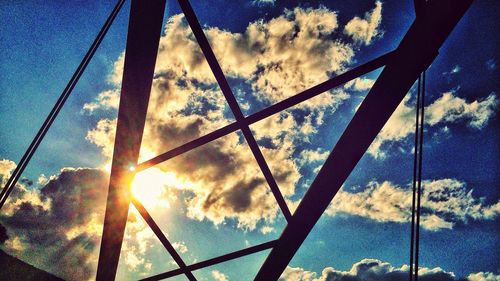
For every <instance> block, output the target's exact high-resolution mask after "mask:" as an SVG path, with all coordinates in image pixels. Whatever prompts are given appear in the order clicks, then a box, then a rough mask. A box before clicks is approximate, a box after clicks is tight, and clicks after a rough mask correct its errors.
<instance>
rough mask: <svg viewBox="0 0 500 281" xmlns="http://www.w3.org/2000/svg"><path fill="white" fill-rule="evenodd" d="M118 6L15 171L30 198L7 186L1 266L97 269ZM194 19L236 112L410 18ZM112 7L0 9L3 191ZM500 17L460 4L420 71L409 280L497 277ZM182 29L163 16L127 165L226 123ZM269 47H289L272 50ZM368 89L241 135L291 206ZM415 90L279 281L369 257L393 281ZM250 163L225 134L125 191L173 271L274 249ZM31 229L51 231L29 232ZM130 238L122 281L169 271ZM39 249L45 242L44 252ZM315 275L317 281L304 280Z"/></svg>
mask: <svg viewBox="0 0 500 281" xmlns="http://www.w3.org/2000/svg"><path fill="white" fill-rule="evenodd" d="M129 4H130V3H128V2H127V3H126V4H125V5H124V7H123V9H122V11H121V12H120V14H119V15H118V17H117V19H116V21H115V22H114V24H113V26H112V27H111V29H110V30H109V32H108V34H107V36H106V38H105V40H104V41H103V43H102V45H101V47H100V48H99V49H98V51H97V53H96V55H95V56H94V58H93V60H92V62H91V63H90V65H89V66H88V68H87V70H86V71H85V73H84V75H83V76H82V78H81V79H80V81H79V83H78V85H77V86H76V88H75V89H74V91H73V93H72V96H71V97H70V98H69V100H68V102H67V103H66V105H65V107H64V108H63V110H62V111H61V114H60V115H59V116H58V118H57V120H56V122H55V123H54V125H53V126H52V128H51V129H50V131H49V133H48V134H47V136H46V138H45V140H44V141H43V143H42V145H41V146H40V148H39V150H38V151H37V153H36V154H35V156H34V157H33V159H32V161H31V162H30V164H29V166H28V168H27V169H26V171H25V173H24V174H23V177H24V178H26V179H27V180H31V181H32V182H33V183H32V184H30V183H29V181H27V180H25V181H24V182H23V183H21V184H20V185H19V186H18V189H20V190H21V191H20V192H18V193H14V194H13V199H12V201H11V203H10V204H9V206H6V207H7V210H8V211H6V213H5V214H2V215H1V216H0V223H1V224H2V225H4V226H5V227H6V228H7V231H8V233H9V236H10V239H9V240H8V241H7V243H6V244H5V245H3V246H2V248H3V249H5V250H6V251H7V252H9V253H11V254H13V255H16V256H18V257H20V258H22V259H24V260H26V261H28V262H31V263H33V264H35V265H36V266H39V267H41V268H44V269H46V270H48V271H50V272H53V273H54V274H57V275H60V276H63V277H65V278H67V279H73V280H81V279H82V278H87V277H89V276H93V274H94V272H95V259H96V258H97V250H98V246H99V233H100V229H99V227H101V226H100V224H102V215H103V210H104V201H103V200H104V199H105V195H106V188H107V186H106V180H107V177H108V176H109V175H108V174H107V172H106V169H107V168H106V164H108V163H109V160H110V156H111V155H110V151H111V150H110V149H111V148H112V136H113V130H114V123H113V122H114V121H113V120H114V119H115V118H116V113H117V112H116V106H117V101H118V97H119V96H118V93H119V88H120V79H121V76H120V74H121V72H120V69H121V67H120V65H121V64H120V62H121V59H122V57H121V55H122V53H123V51H124V48H125V40H126V30H127V22H128V9H129ZM192 4H193V8H194V10H195V12H196V13H197V15H198V18H199V20H200V22H201V23H202V25H204V26H205V30H206V33H207V36H208V38H209V39H210V40H211V43H212V46H213V48H214V51H215V54H216V56H218V58H219V60H220V63H221V66H222V68H223V70H224V71H225V73H226V75H227V76H228V79H229V81H230V84H231V87H232V89H233V91H234V92H235V93H236V95H237V98H238V101H239V102H240V106H241V107H242V109H243V111H244V112H245V114H250V113H253V112H257V111H258V110H260V109H263V108H264V107H265V106H268V105H270V104H272V103H275V102H277V101H279V100H282V99H283V98H285V97H288V96H291V95H293V94H295V93H297V92H299V91H300V90H304V89H306V88H308V87H310V86H313V85H314V84H316V83H318V82H322V81H324V80H326V79H328V78H329V77H332V76H335V75H336V74H340V73H342V72H343V71H345V70H347V69H349V68H352V67H354V66H356V65H359V64H361V63H363V62H365V61H368V60H369V59H372V58H375V57H377V56H379V55H382V54H383V53H385V52H388V51H390V50H392V49H394V48H395V47H396V46H397V45H398V43H399V41H400V40H401V38H402V37H403V36H404V34H405V32H406V30H407V29H408V27H409V26H410V24H411V23H412V21H413V19H414V13H413V1H382V2H378V1H377V2H376V1H286V2H285V1H283V2H281V1H276V2H274V3H268V2H265V1H261V2H258V1H253V2H252V1H227V2H223V1H193V3H192ZM113 5H114V3H113V2H111V1H73V2H67V1H49V3H45V2H44V3H42V2H39V1H23V2H19V1H4V2H2V3H1V4H0V23H1V25H2V27H3V28H2V30H1V31H0V38H1V40H0V73H1V74H2V75H1V77H0V112H1V118H0V132H1V133H0V135H1V138H0V143H1V145H0V160H1V161H2V162H0V172H1V174H0V175H1V179H2V180H1V182H2V185H3V184H4V182H5V181H6V177H7V176H8V175H9V173H10V171H11V170H12V167H13V165H14V163H15V162H17V161H19V159H20V158H21V156H22V154H23V152H24V150H25V149H26V147H27V146H28V144H29V142H30V141H31V139H32V137H33V136H34V134H35V132H36V130H37V129H38V128H39V126H40V125H41V124H42V122H43V119H44V118H45V116H46V115H47V114H48V112H49V111H50V109H51V107H52V105H53V104H54V103H55V101H56V100H57V97H58V95H59V94H60V92H61V91H62V89H63V88H64V86H65V84H66V83H67V81H68V80H69V79H70V77H71V75H72V74H73V71H74V70H75V68H76V66H77V65H78V64H79V61H80V59H81V58H82V57H83V55H84V54H85V52H86V50H87V48H88V46H90V44H91V42H92V40H93V39H94V36H95V35H96V34H97V32H98V30H99V28H100V26H101V25H102V23H103V22H104V21H105V19H106V17H107V15H108V13H109V12H110V11H111V9H112V8H113ZM499 9H500V5H498V4H497V3H494V2H493V1H486V0H484V1H480V0H478V1H475V2H474V4H473V5H472V6H471V8H470V10H469V11H468V12H467V14H466V15H465V16H464V18H463V19H462V20H461V21H460V23H459V24H458V25H457V27H456V28H455V30H454V31H453V33H452V34H451V35H450V37H449V38H448V39H447V41H446V42H445V44H444V45H443V46H442V48H441V50H440V54H439V56H438V57H437V59H436V60H435V61H434V62H433V64H432V65H431V67H430V68H429V70H428V72H427V77H428V78H427V92H426V106H427V108H426V112H428V113H427V115H426V127H425V146H424V168H423V180H424V187H425V188H426V190H428V191H429V193H428V194H427V197H426V196H425V194H424V200H425V201H424V202H426V203H424V218H425V221H424V223H423V231H422V235H421V266H422V267H425V268H428V269H435V268H436V267H439V268H441V269H440V270H441V271H443V272H446V274H448V275H447V276H451V275H450V274H451V273H450V272H453V273H454V275H455V277H456V278H462V277H464V278H465V277H468V276H469V280H490V279H486V277H484V278H485V279H472V277H470V274H483V275H481V276H490V277H491V276H493V277H491V278H499V276H498V274H500V272H499V270H500V269H499V268H498V261H499V260H500V252H499V251H498V245H499V242H500V236H499V232H498V225H499V224H498V223H499V219H498V214H499V212H500V203H499V199H500V192H499V189H498V182H499V178H498V177H499V176H498V175H499V174H500V163H499V160H498V159H499V158H498V138H499V136H498V132H499V130H498V129H499V125H500V124H499V120H498V116H497V114H496V112H497V111H498V104H499V101H498V92H499V90H500V83H499V82H498V75H499V70H498V66H497V65H498V62H499V60H500V49H499V47H498V43H499V42H498V39H497V38H496V36H495V34H499V27H498V26H499V25H498V19H497V15H498V13H499V12H500V11H499ZM180 13H181V11H180V8H179V7H178V5H177V3H176V2H175V1H167V9H166V12H165V19H164V25H165V28H164V30H163V33H162V39H161V40H162V41H161V42H160V45H161V47H162V48H161V51H160V52H159V56H158V61H157V67H156V76H155V83H154V86H153V92H152V98H151V100H150V107H149V112H148V120H147V123H146V134H145V137H144V141H143V150H142V153H143V156H144V157H143V158H144V160H145V159H147V158H149V157H151V156H154V155H156V154H159V153H161V152H164V151H166V150H168V149H170V148H173V147H175V146H176V145H179V144H181V143H182V142H183V141H188V140H191V139H193V138H195V137H197V136H199V135H203V134H204V133H207V132H209V131H210V130H213V129H217V128H219V127H221V126H223V125H224V124H227V123H228V122H230V121H231V120H232V116H231V113H230V112H229V109H228V107H227V106H226V105H225V102H224V99H223V96H222V94H221V93H220V91H219V89H218V87H217V86H216V85H215V82H214V79H213V76H212V75H211V73H210V72H209V70H208V67H207V65H206V63H205V62H204V58H203V57H202V56H201V57H200V56H199V54H201V53H200V51H199V49H197V47H196V44H195V41H193V38H192V36H190V35H189V28H188V27H187V26H186V23H185V21H183V19H182V16H180V15H179V14H180ZM316 21H317V22H316ZM290 26H292V28H291V27H290ZM319 26H322V27H321V28H319ZM252 27H255V29H252ZM252 30H253V31H255V33H252ZM262 34H265V35H266V36H265V37H259V35H262ZM276 34H278V35H276ZM280 36H281V37H280ZM242 38H243V39H242ZM280 38H281V39H280ZM278 39H279V40H278ZM285 39H286V40H289V41H288V42H290V43H289V44H287V43H283V42H285ZM282 41H283V42H282ZM257 49H258V50H260V52H255V50H257ZM275 50H279V51H275ZM311 50H313V51H311ZM325 58H326V59H325ZM299 62H301V63H302V64H299ZM284 69H285V70H284ZM379 72H380V70H377V71H374V72H372V73H370V74H368V75H366V76H365V77H363V80H357V81H356V83H351V84H347V85H345V86H342V87H339V88H338V89H335V90H332V91H330V92H328V93H325V94H322V95H320V96H319V97H318V98H317V99H314V100H312V101H311V102H309V103H304V104H301V105H298V106H297V107H294V108H293V109H290V110H287V111H285V112H284V113H282V114H280V115H276V116H273V117H270V118H268V119H266V120H263V121H261V122H259V123H257V124H255V125H253V126H252V127H251V128H252V129H253V130H255V133H254V134H255V135H256V138H257V140H258V142H259V145H260V146H261V149H262V150H263V153H264V156H265V157H266V159H267V160H268V162H269V165H270V168H271V171H272V172H273V174H274V176H275V177H277V178H279V180H278V184H279V185H280V187H281V189H282V192H283V193H284V194H285V197H286V199H287V202H288V203H289V206H290V207H291V208H292V209H293V206H296V204H297V203H298V202H299V201H300V199H301V197H302V196H303V194H304V193H305V192H306V190H307V187H308V186H309V184H310V183H311V182H312V180H313V179H314V176H315V173H316V169H317V167H319V166H320V165H321V164H322V162H323V161H324V159H325V156H326V155H327V152H328V151H329V150H330V149H331V148H332V147H333V146H334V145H335V142H336V141H337V140H338V138H339V137H340V135H341V133H342V131H343V129H344V128H345V127H346V126H347V124H348V122H349V121H350V118H351V117H352V116H353V114H354V112H355V110H356V108H357V106H358V105H359V104H360V103H361V101H362V100H363V98H364V96H365V95H366V93H367V92H368V89H369V86H370V85H371V83H373V81H374V80H375V79H376V78H377V75H378V74H379ZM414 91H415V89H412V90H411V91H410V93H409V94H408V96H407V98H406V99H405V101H404V102H403V103H402V104H401V105H400V107H399V108H398V109H397V110H396V112H395V113H394V115H393V117H391V120H390V121H389V123H388V125H387V126H386V128H384V129H383V130H382V132H381V133H380V135H379V137H378V138H377V139H376V140H375V142H374V144H373V145H372V147H371V148H370V149H369V151H368V152H367V153H366V154H365V155H364V156H363V158H362V159H361V161H360V162H359V163H358V165H357V167H356V168H355V170H354V171H353V173H352V174H351V176H350V177H349V178H348V180H347V181H346V182H345V184H344V188H343V189H342V191H341V192H340V193H339V196H337V197H336V198H337V199H334V201H333V203H332V205H331V207H330V208H329V209H328V210H327V212H326V213H325V214H324V216H323V217H322V218H321V220H320V221H319V222H318V224H317V225H316V227H315V228H314V229H313V231H312V232H311V233H310V235H309V236H308V238H307V240H306V242H305V243H304V244H303V245H302V247H301V248H300V249H299V251H298V253H297V254H296V256H295V257H294V259H293V260H292V262H291V263H290V265H289V266H290V268H289V269H287V274H288V275H287V276H284V277H283V278H284V280H324V279H321V278H322V272H323V274H324V275H325V274H333V273H328V272H330V271H328V270H329V269H328V268H329V267H331V268H333V269H334V270H337V271H338V272H340V271H342V272H343V273H338V272H337V273H338V274H351V275H352V274H354V273H352V272H353V271H352V270H351V268H353V266H354V265H355V264H356V263H363V261H364V262H367V260H365V259H375V260H377V261H378V263H377V265H376V266H379V267H383V266H382V262H385V263H389V264H391V265H392V269H390V271H391V272H392V271H398V270H399V271H404V265H405V264H408V260H409V258H408V256H409V253H408V248H409V236H410V235H409V227H410V226H409V223H408V216H407V214H408V213H407V212H408V211H409V210H408V209H401V208H399V209H398V208H396V206H397V205H398V204H400V205H401V206H406V205H405V202H407V199H408V198H409V197H408V196H409V194H410V193H409V184H410V183H411V176H412V165H413V156H412V153H411V152H412V143H413V127H412V126H413V125H414V124H413V117H414V113H413V111H412V110H413V107H414V101H415V96H414ZM103 93H104V94H103ZM2 159H3V160H2ZM252 159H253V158H252V155H251V153H249V149H248V147H247V146H246V144H245V143H244V141H243V139H242V136H241V135H239V134H231V135H228V136H227V137H225V138H223V140H222V141H221V142H215V143H214V144H210V145H207V146H204V147H202V148H200V149H198V150H195V151H193V152H190V153H188V154H187V155H186V156H181V157H179V158H176V159H173V160H172V162H167V163H165V164H162V165H159V166H158V167H157V168H155V169H154V170H153V171H152V172H150V173H149V174H147V175H145V176H144V177H141V178H140V179H138V180H136V181H137V184H136V185H137V186H140V187H137V190H138V191H137V192H138V194H141V195H140V196H139V195H138V197H139V198H143V199H144V200H145V201H147V202H145V205H146V207H148V209H149V210H150V212H151V213H152V215H153V217H154V218H155V219H156V220H157V222H158V223H159V225H160V226H161V227H162V229H163V230H164V232H165V233H168V237H169V239H170V240H171V241H173V242H176V247H177V249H178V250H179V252H181V256H182V257H183V258H184V260H185V261H186V262H187V263H192V262H195V261H201V260H204V259H207V258H210V257H213V256H216V255H221V254H224V253H227V252H230V251H234V250H238V249H240V248H243V247H246V246H249V245H255V244H258V243H261V242H265V241H268V240H271V239H275V238H278V237H279V234H280V231H281V230H282V229H283V227H284V224H285V221H284V219H283V217H282V215H281V213H280V212H279V211H278V209H277V205H276V204H275V202H274V201H273V200H274V199H273V198H272V195H271V194H270V193H269V190H268V188H267V185H266V184H265V183H264V182H263V180H262V179H263V177H262V176H261V175H260V172H259V171H258V166H257V165H256V163H255V161H254V160H252ZM69 167H71V168H72V169H69ZM235 167H238V168H235ZM42 174H43V175H44V176H42V177H41V175H42ZM223 174H224V175H223ZM214 175H216V176H214ZM145 185H151V187H150V188H149V189H148V188H147V187H145ZM242 190H243V191H242ZM144 194H146V195H144ZM438 195H439V196H440V198H438V199H436V198H437V197H436V196H438ZM141 196H143V197H141ZM341 199H344V200H343V201H342V200H341ZM60 200H61V201H60ZM68 202H69V203H68ZM23 203H25V205H24V206H25V208H24V209H23V208H22V206H23ZM26 204H29V206H31V208H28V209H26V206H27V205H26ZM256 206H260V208H261V209H260V210H258V208H256ZM91 207H93V209H91ZM58 208H61V209H58ZM367 210H370V211H371V213H372V215H367V213H368V212H367ZM74 214H78V216H76V215H74ZM42 215H44V216H45V217H46V218H47V221H48V223H49V225H54V228H55V229H57V231H55V233H56V234H54V233H53V232H51V231H53V230H50V231H49V230H47V229H45V228H44V227H43V226H33V225H30V223H33V222H36V218H37V216H42ZM134 218H136V219H134ZM50 220H52V221H50ZM51 223H52V224H51ZM64 223H66V225H63V224H64ZM37 227H38V228H37ZM127 231H128V232H127V235H126V243H125V245H124V249H123V251H122V258H121V261H120V267H119V275H118V277H119V278H120V279H123V280H129V279H130V280H132V279H137V278H138V277H140V276H149V275H151V274H155V273H159V272H163V271H166V270H169V269H173V268H175V266H174V265H173V264H171V260H170V259H169V258H168V254H167V253H166V251H164V249H163V248H162V247H161V245H160V244H159V243H158V242H157V241H156V240H155V237H153V236H152V233H151V232H150V230H148V229H147V227H146V226H145V225H144V223H143V222H142V221H141V218H140V217H138V216H136V215H134V214H133V213H132V214H131V215H130V222H129V227H128V228H127ZM49 233H50V234H51V235H60V236H55V237H61V240H60V241H54V240H52V241H50V239H46V237H47V236H49ZM66 246H67V247H71V248H68V249H70V250H68V253H71V254H72V255H75V256H77V257H79V261H78V262H76V263H77V264H78V266H80V267H81V268H82V270H79V271H78V272H69V271H68V270H67V269H64V268H63V267H64V266H65V265H72V266H76V265H75V264H74V263H75V261H74V260H71V259H70V258H69V257H68V258H67V259H66V258H65V259H61V261H58V262H56V263H50V262H48V261H50V260H52V259H53V258H54V257H55V256H56V254H57V253H60V251H61V249H62V248H65V247H66ZM65 249H66V248H65ZM265 256H266V254H264V253H261V254H256V255H252V256H248V257H246V258H244V259H242V260H238V261H232V262H228V263H225V264H221V265H217V266H214V267H210V268H207V269H204V270H199V271H196V276H197V277H198V278H199V279H200V280H224V279H223V277H222V276H225V278H226V279H227V280H251V279H252V278H253V276H254V275H255V273H256V271H257V270H258V268H259V267H260V265H261V263H262V262H263V260H264V259H265ZM87 268H88V269H87ZM333 269H332V270H333ZM349 270H351V273H346V272H347V271H349ZM314 274H316V277H314V278H317V279H313V277H307V276H312V275H314ZM426 274H427V273H426ZM429 274H430V273H429ZM488 274H490V275H488ZM299 276H300V277H299ZM325 276H326V275H325ZM478 276H479V275H478ZM495 276H496V277H495ZM299 278H302V279H299ZM307 278H309V279H307ZM179 280H181V279H179ZM491 280H495V279H491Z"/></svg>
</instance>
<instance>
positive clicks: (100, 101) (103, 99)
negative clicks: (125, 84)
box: [83, 89, 120, 113]
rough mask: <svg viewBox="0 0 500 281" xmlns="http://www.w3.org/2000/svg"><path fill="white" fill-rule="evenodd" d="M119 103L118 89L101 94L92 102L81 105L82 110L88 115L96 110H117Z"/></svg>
mask: <svg viewBox="0 0 500 281" xmlns="http://www.w3.org/2000/svg"><path fill="white" fill-rule="evenodd" d="M119 102H120V92H119V90H118V89H114V90H108V91H104V92H101V93H100V94H99V95H98V96H97V97H96V99H95V101H94V102H91V103H86V104H84V105H83V110H84V111H86V112H89V113H92V112H94V110H96V109H117V108H118V103H119Z"/></svg>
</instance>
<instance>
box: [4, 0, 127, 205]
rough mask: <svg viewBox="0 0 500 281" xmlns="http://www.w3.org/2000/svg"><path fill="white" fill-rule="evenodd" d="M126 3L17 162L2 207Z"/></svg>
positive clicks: (113, 15)
mask: <svg viewBox="0 0 500 281" xmlns="http://www.w3.org/2000/svg"><path fill="white" fill-rule="evenodd" d="M124 3H125V0H119V1H118V2H117V3H116V5H115V7H114V8H113V11H112V12H111V14H110V15H109V17H108V18H107V20H106V22H105V23H104V25H103V27H102V28H101V30H100V31H99V33H98V34H97V37H96V38H95V40H94V42H93V43H92V45H91V46H90V48H89V50H88V51H87V53H86V54H85V56H84V57H83V59H82V61H81V63H80V65H79V66H78V68H77V69H76V71H75V73H74V74H73V76H72V77H71V79H70V81H69V82H68V84H67V85H66V87H65V88H64V90H63V92H62V93H61V95H60V96H59V99H58V100H57V102H56V104H55V105H54V107H53V108H52V110H51V111H50V113H49V115H48V116H47V118H46V119H45V121H44V122H43V124H42V126H41V127H40V129H39V130H38V132H37V134H36V135H35V137H34V139H33V141H32V142H31V144H30V145H29V147H28V149H27V150H26V152H25V153H24V155H23V157H22V158H21V160H20V161H19V163H18V164H17V166H16V168H15V169H14V172H13V173H12V174H11V176H10V177H9V180H8V181H7V184H6V185H5V186H4V188H3V189H2V191H1V193H0V209H2V207H3V205H4V204H5V201H6V200H7V198H8V197H9V195H10V193H11V192H12V190H13V189H14V187H15V186H16V184H17V181H18V180H19V177H20V176H21V174H22V173H23V172H24V169H25V168H26V166H27V165H28V163H29V161H30V160H31V157H32V156H33V154H34V153H35V151H36V150H37V148H38V146H39V145H40V143H41V142H42V140H43V138H44V137H45V134H46V133H47V131H48V130H49V128H50V126H51V125H52V123H53V122H54V120H55V118H56V117H57V115H58V114H59V111H61V108H62V107H63V106H64V103H65V102H66V100H67V99H68V97H69V95H70V94H71V91H72V90H73V88H74V87H75V86H76V83H77V82H78V80H79V79H80V77H81V75H82V74H83V71H85V68H86V67H87V65H88V64H89V62H90V60H91V59H92V57H93V56H94V54H95V52H96V50H97V48H98V47H99V45H100V44H101V42H102V40H103V39H104V36H105V35H106V33H107V32H108V30H109V28H110V27H111V24H112V23H113V21H114V19H115V18H116V16H117V15H118V12H119V11H120V9H121V7H122V6H123V4H124Z"/></svg>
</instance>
